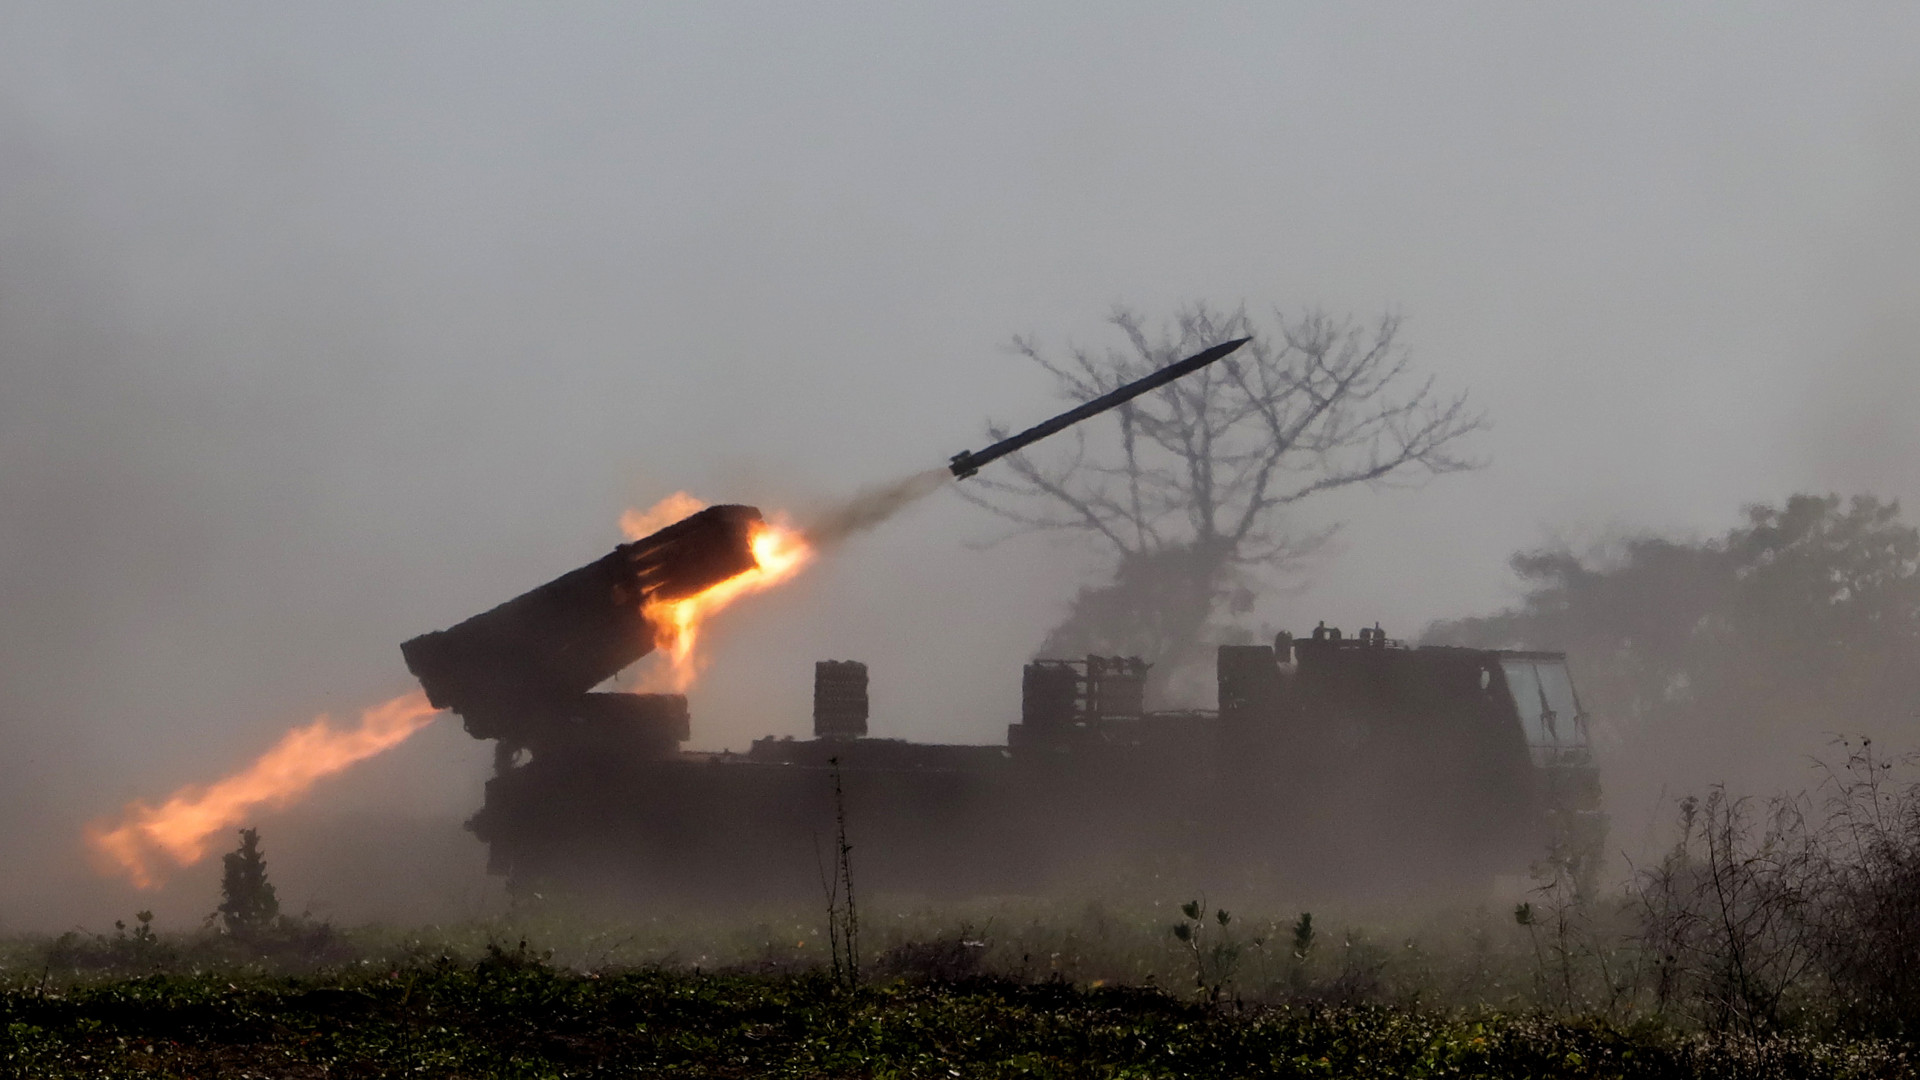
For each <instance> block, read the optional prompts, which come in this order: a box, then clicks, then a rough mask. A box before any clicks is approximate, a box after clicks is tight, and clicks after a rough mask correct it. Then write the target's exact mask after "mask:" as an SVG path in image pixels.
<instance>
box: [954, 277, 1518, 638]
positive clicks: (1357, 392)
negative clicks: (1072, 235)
mask: <svg viewBox="0 0 1920 1080" xmlns="http://www.w3.org/2000/svg"><path fill="white" fill-rule="evenodd" d="M1110 321H1111V323H1112V325H1113V326H1114V327H1116V328H1117V329H1118V330H1119V331H1120V333H1121V335H1122V336H1123V337H1124V339H1125V345H1124V347H1120V348H1109V349H1104V350H1090V349H1081V348H1075V349H1070V350H1068V351H1066V352H1065V353H1064V354H1063V355H1054V354H1050V353H1048V352H1047V351H1045V350H1043V349H1041V348H1040V347H1039V346H1038V345H1037V344H1036V343H1035V342H1033V341H1032V340H1030V339H1026V338H1016V339H1015V340H1014V342H1013V349H1014V351H1015V352H1016V353H1018V354H1019V355H1020V356H1023V357H1025V358H1026V359H1027V360H1029V361H1031V362H1032V363H1034V364H1036V365H1038V366H1039V367H1040V368H1042V369H1043V370H1045V371H1046V372H1047V373H1048V374H1049V375H1050V376H1052V377H1053V379H1054V381H1055V384H1056V385H1057V387H1058V389H1059V392H1060V395H1061V396H1062V397H1064V398H1066V399H1068V400H1070V401H1073V402H1082V401H1088V400H1091V399H1093V398H1095V397H1098V396H1100V395H1102V394H1105V393H1107V392H1109V391H1111V390H1113V389H1115V388H1117V387H1119V386H1121V385H1122V384H1124V383H1128V382H1131V381H1133V380H1135V379H1138V378H1140V377H1141V376H1143V375H1146V374H1148V373H1149V372H1152V371H1154V370H1156V369H1158V368H1161V367H1164V366H1166V365H1168V364H1171V363H1173V362H1174V361H1176V360H1179V359H1181V358H1182V357H1185V356H1189V355H1192V354H1193V353H1196V352H1199V351H1200V350H1202V349H1204V348H1207V347H1208V346H1211V345H1214V344H1217V343H1218V342H1221V341H1225V340H1229V339H1232V338H1238V337H1250V338H1252V340H1251V341H1249V342H1248V343H1247V344H1246V345H1245V346H1243V347H1242V348H1241V349H1240V350H1239V351H1238V352H1236V353H1234V354H1233V355H1232V356H1229V357H1227V358H1226V359H1224V360H1221V361H1219V362H1218V363H1215V364H1213V365H1211V366H1210V367H1207V368H1204V369H1202V370H1201V371H1199V372H1196V373H1194V374H1193V375H1190V376H1188V377H1186V378H1184V379H1181V380H1179V381H1178V382H1175V383H1172V384H1170V385H1168V386H1167V387H1164V388H1163V389H1160V390H1158V391H1155V392H1154V393H1151V394H1148V395H1145V396H1143V397H1140V398H1136V399H1134V400H1133V401H1132V402H1129V403H1128V404H1126V405H1123V406H1121V407H1120V408H1118V409H1116V410H1115V414H1116V415H1115V418H1114V420H1112V421H1108V422H1106V423H1104V424H1101V423H1095V424H1084V425H1081V426H1080V427H1077V428H1075V429H1074V431H1073V434H1072V436H1071V437H1066V438H1060V439H1055V440H1051V441H1049V442H1048V443H1043V444H1041V445H1040V446H1038V447H1036V448H1035V449H1034V450H1033V451H1031V452H1027V453H1021V454H1016V455H1012V456H1011V457H1009V458H1008V459H1007V462H1008V467H1007V469H1006V470H1005V471H1004V472H1003V473H1002V474H1001V476H1002V477H1007V476H1010V478H1009V479H1003V478H1000V477H994V476H983V477H981V478H980V479H979V480H978V481H977V482H976V483H975V487H974V490H975V491H977V492H979V494H971V493H965V492H963V494H967V495H968V497H969V498H971V499H972V500H973V501H975V502H976V503H978V504H979V505H981V506H984V507H986V508H987V509H989V510H991V511H993V512H994V513H996V514H998V515H1000V516H1001V517H1003V518H1005V519H1007V520H1009V521H1012V522H1014V523H1015V524H1016V526H1018V528H1019V529H1020V530H1022V531H1026V530H1035V531H1049V532H1077V533H1081V534H1083V535H1085V536H1088V537H1090V538H1092V539H1093V540H1094V541H1095V542H1097V543H1098V544H1100V545H1102V546H1103V547H1104V548H1106V549H1107V550H1108V551H1109V552H1111V553H1112V554H1113V556H1114V558H1115V568H1114V574H1113V577H1112V580H1111V581H1110V582H1109V583H1107V584H1105V585H1103V586H1100V587H1097V588H1089V589H1086V590H1084V591H1082V593H1081V594H1080V596H1079V598H1078V599H1077V600H1076V601H1075V603H1074V605H1073V608H1072V611H1071V613H1070V614H1069V616H1068V618H1067V620H1066V621H1065V622H1064V623H1062V624H1061V625H1060V626H1059V627H1056V628H1055V629H1054V631H1053V632H1052V633H1051V634H1050V635H1049V637H1048V640H1047V642H1046V645H1045V646H1044V647H1043V652H1044V653H1045V654H1047V655H1073V654H1075V653H1084V652H1098V653H1125V654H1135V655H1140V656H1144V657H1146V658H1147V659H1149V660H1152V661H1155V662H1157V663H1158V664H1160V665H1161V673H1162V674H1164V673H1165V671H1166V670H1167V669H1168V668H1172V667H1175V666H1177V665H1178V664H1179V663H1180V662H1181V661H1182V660H1183V659H1186V658H1188V657H1191V656H1193V655H1196V654H1197V653H1199V652H1201V651H1203V650H1204V649H1205V647H1206V646H1207V644H1208V640H1207V639H1208V637H1209V634H1208V631H1207V623H1208V620H1209V619H1210V618H1211V617H1212V616H1213V614H1214V613H1215V612H1216V611H1217V610H1218V609H1220V608H1221V607H1223V606H1225V607H1227V608H1229V609H1239V610H1245V608H1246V607H1247V606H1248V605H1250V603H1251V600H1252V593H1251V588H1252V586H1253V585H1254V584H1255V583H1256V580H1255V579H1256V578H1257V577H1258V575H1259V574H1260V573H1261V572H1263V571H1270V570H1273V569H1276V568H1278V567H1282V566H1285V565H1286V564H1288V563H1289V562H1291V561H1292V560H1293V559H1295V558H1297V557H1298V556H1300V555H1301V554H1303V553H1304V552H1306V551H1308V550H1310V549H1311V548H1312V547H1314V546H1315V545H1316V544H1318V543H1319V542H1320V541H1321V540H1323V539H1324V538H1325V535H1326V531H1325V530H1324V529H1321V530H1314V529H1307V530H1302V529H1301V528H1299V526H1298V523H1297V522H1295V521H1293V520H1291V519H1290V518H1289V512H1290V511H1292V510H1293V509H1294V508H1296V507H1297V506H1298V505H1299V504H1301V503H1302V502H1304V501H1306V500H1308V499H1311V498H1312V497H1314V496H1315V495H1318V494H1321V493H1322V492H1326V491H1331V490H1334V489H1336V488H1342V487H1348V486H1351V485H1354V484H1368V483H1381V482H1388V481H1396V480H1410V479H1413V478H1416V477H1421V476H1426V475H1432V474H1436V473H1446V472H1453V471H1456V470H1460V469H1466V468H1471V467H1472V465H1473V463H1472V462H1470V461H1469V460H1468V459H1467V458H1465V457H1463V456H1462V455H1461V452H1460V445H1461V442H1462V440H1463V439H1464V437H1465V436H1467V435H1468V434H1470V433H1471V432H1473V431H1475V430H1476V429H1478V428H1479V427H1480V426H1481V424H1482V421H1481V417H1480V415H1479V413H1477V412H1475V411H1474V410H1472V409H1471V408H1469V407H1468V405H1467V401H1466V398H1465V396H1464V395H1449V394H1442V393H1440V392H1439V391H1438V390H1437V389H1436V388H1435V383H1434V380H1433V379H1431V378H1424V377H1421V376H1420V375H1419V374H1418V373H1417V372H1416V371H1415V370H1414V368H1413V366H1412V364H1411V361H1410V359H1409V358H1408V356H1407V353H1406V351H1405V350H1404V349H1403V348H1402V347H1400V345H1399V343H1398V340H1397V339H1398V334H1399V322H1398V320H1397V319H1396V318H1394V317H1392V316H1386V317H1383V318H1381V319H1379V320H1378V321H1377V322H1374V323H1371V324H1366V325H1358V324H1355V323H1352V322H1349V321H1342V320H1337V319H1333V318H1330V317H1329V316H1327V315H1325V314H1322V313H1319V312H1309V313H1307V314H1305V315H1302V316H1300V317H1298V318H1292V319H1290V318H1288V317H1286V316H1285V315H1283V314H1279V313H1276V314H1275V315H1274V317H1273V324H1272V327H1271V328H1268V327H1266V326H1262V325H1260V324H1259V323H1257V322H1256V321H1255V320H1253V319H1252V318H1250V317H1249V316H1248V315H1247V313H1246V311H1245V309H1239V310H1234V311H1220V310H1216V309H1214V308H1211V307H1208V306H1207V305H1204V304H1199V305H1195V306H1193V307H1190V308H1188V309H1186V310H1184V311H1181V312H1180V313H1178V315H1177V316H1176V317H1175V318H1174V320H1173V321H1172V323H1171V324H1170V325H1168V326H1166V327H1163V328H1161V329H1159V330H1154V329H1152V328H1150V327H1149V325H1148V323H1147V322H1146V321H1145V320H1143V319H1142V318H1141V317H1140V316H1139V315H1137V314H1135V313H1133V312H1131V311H1127V310H1124V309H1122V310H1120V311H1117V312H1116V313H1115V314H1114V316H1113V317H1112V319H1111V320H1110ZM988 431H989V434H990V435H991V436H992V437H993V438H995V439H998V438H1001V437H1004V436H1005V435H1006V434H1007V431H1006V429H1005V428H1002V427H1000V426H997V425H996V426H991V427H989V429H988Z"/></svg>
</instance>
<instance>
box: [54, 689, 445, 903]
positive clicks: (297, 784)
mask: <svg viewBox="0 0 1920 1080" xmlns="http://www.w3.org/2000/svg"><path fill="white" fill-rule="evenodd" d="M435 711H436V710H435V709H434V707H433V706H432V705H430V704H428V703H427V698H426V695H425V694H422V693H420V692H418V691H415V692H413V693H411V694H402V695H401V696H399V697H397V698H394V699H393V700H392V701H388V702H385V703H383V704H380V705H375V706H374V707H373V708H371V709H368V710H366V711H365V712H363V713H361V714H360V726H359V727H358V728H355V729H354V730H351V731H336V730H334V728H333V725H332V724H331V723H329V722H328V719H327V717H326V716H325V715H324V714H323V715H321V716H319V717H317V718H315V720H314V721H313V723H311V724H308V725H307V726H306V727H301V728H295V729H294V730H292V731H289V732H287V734H286V735H285V736H283V737H282V738H281V739H280V741H279V742H278V743H276V744H275V745H274V747H273V749H271V750H268V751H267V752H266V753H264V754H262V755H260V757H259V759H258V760H256V761H255V762H254V763H253V764H252V765H249V766H247V767H246V768H245V769H242V770H241V771H239V772H237V773H235V774H233V775H232V776H229V777H227V778H226V779H224V780H220V781H218V782H216V783H214V784H213V785H211V786H209V787H200V786H198V785H189V786H187V787H183V788H181V789H180V790H179V791H176V792H174V793H173V795H172V796H171V797H169V798H168V799H167V801H166V802H164V803H162V804H161V805H160V806H158V807H152V806H148V805H147V804H146V803H143V802H138V801H135V802H133V803H130V804H128V806H127V809H126V814H125V816H124V818H123V819H122V820H121V822H120V824H119V825H118V826H115V827H113V828H108V827H107V826H106V825H105V824H104V823H99V822H96V823H95V824H93V825H91V826H89V827H88V828H87V842H88V843H89V844H91V845H92V846H93V849H94V852H95V854H96V855H97V856H98V858H99V860H100V862H101V863H102V865H103V867H104V868H105V869H108V870H118V871H121V872H123V873H125V874H126V875H127V877H128V878H130V879H131V880H132V881H133V883H134V884H135V885H136V886H138V887H140V888H142V889H146V888H151V887H153V886H154V885H157V884H159V883H160V880H161V876H162V875H161V873H160V871H159V870H158V868H157V867H158V865H159V864H160V862H161V861H162V858H163V857H164V858H166V859H171V860H172V861H173V862H174V863H175V864H177V865H179V866H189V865H192V864H193V863H196V862H198V861H200V859H201V858H203V857H204V856H205V855H206V853H207V843H208V841H209V840H210V839H211V838H212V836H213V835H214V834H215V833H217V832H220V831H221V830H223V829H230V828H233V827H235V826H237V825H239V824H241V823H242V822H244V821H245V820H246V819H247V816H248V815H249V814H250V813H251V812H252V811H253V809H254V808H255V807H258V806H269V807H274V806H285V805H286V804H288V803H290V802H292V801H293V800H295V799H297V798H299V797H300V796H301V795H304V794H306V792H307V789H308V788H311V787H312V786H313V785H314V782H315V781H317V780H320V779H321V778H322V777H325V776H329V775H331V774H333V773H336V772H339V771H340V770H341V769H344V768H346V767H347V766H349V765H352V764H353V763H354V762H357V761H361V760H363V759H365V758H370V757H372V756H373V755H375V754H378V753H380V752H381V751H383V750H386V749H388V748H389V747H392V746H395V745H398V744H399V743H400V742H402V741H403V740H405V739H406V738H407V736H409V735H412V734H413V733H414V732H416V731H418V730H420V729H421V728H422V727H425V726H426V724H427V722H428V721H430V720H432V719H433V717H434V714H435Z"/></svg>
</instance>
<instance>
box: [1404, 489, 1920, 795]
mask: <svg viewBox="0 0 1920 1080" xmlns="http://www.w3.org/2000/svg"><path fill="white" fill-rule="evenodd" d="M1513 567H1514V569H1515V570H1516V571H1517V572H1518V573H1519V575H1520V577H1521V578H1522V580H1523V581H1525V582H1526V583H1527V586H1528V591H1527V594H1526V596H1525V598H1524V600H1523V601H1522V602H1521V603H1520V604H1519V605H1518V606H1517V607H1514V608H1512V609H1510V610H1508V611H1504V612H1501V613H1499V614H1496V615H1491V616H1486V617H1483V618H1471V619H1461V620H1458V621H1454V622H1445V623H1440V624H1436V625H1435V626H1433V627H1431V628H1430V629H1429V630H1428V632H1427V640H1428V642H1429V643H1433V644H1457V645H1475V646H1484V647H1525V648H1552V649H1566V650H1567V651H1568V652H1569V653H1570V654H1571V662H1572V664H1573V666H1574V669H1575V674H1576V677H1577V678H1578V680H1579V687H1580V692H1581V694H1582V696H1583V698H1584V699H1585V701H1584V704H1585V705H1586V707H1587V709H1588V711H1589V712H1590V713H1592V714H1593V715H1594V716H1595V718H1596V721H1597V722H1598V723H1599V724H1601V725H1603V726H1604V728H1605V730H1607V731H1608V732H1609V733H1610V735H1611V737H1612V741H1613V743H1614V749H1615V752H1616V757H1618V756H1619V755H1622V754H1624V755H1625V757H1626V759H1627V760H1630V761H1632V762H1633V763H1634V764H1635V765H1636V766H1637V767H1643V768H1644V769H1645V771H1647V772H1648V773H1649V774H1654V775H1663V776H1664V777H1665V778H1666V782H1669V783H1678V782H1681V781H1683V780H1684V781H1685V782H1688V783H1691V784H1695V785H1698V784H1704V783H1709V782H1714V781H1718V780H1729V781H1733V782H1736V783H1740V782H1749V783H1766V784H1776V783H1791V782H1792V777H1793V776H1795V775H1797V776H1798V777H1799V778H1800V780H1801V781H1802V782H1805V780H1806V774H1805V768H1806V762H1807V758H1806V755H1807V754H1809V753H1813V752H1815V751H1817V750H1818V749H1819V748H1820V747H1821V746H1822V745H1823V744H1824V743H1825V742H1826V741H1827V740H1828V738H1829V737H1830V735H1832V734H1839V733H1866V734H1881V735H1883V736H1892V737H1894V738H1895V739H1896V740H1902V739H1903V740H1904V742H1905V743H1906V747H1905V748H1907V749H1920V746H1916V745H1914V736H1915V735H1916V734H1920V723H1916V715H1917V714H1916V709H1920V530H1916V529H1915V528H1914V527H1913V526H1911V525H1908V524H1906V523H1905V522H1903V521H1902V520H1901V517H1900V507H1899V504H1898V503H1895V502H1881V501H1880V500H1878V499H1876V498H1874V497H1872V496H1868V495H1861V496H1855V497H1854V498H1852V499H1850V500H1846V501H1843V500H1842V499H1841V498H1840V497H1839V496H1837V495H1830V496H1826V497H1819V496H1813V495H1796V496H1793V497H1792V498H1790V499H1788V500H1787V501H1786V503H1785V504H1784V505H1781V506H1777V507H1776V506H1753V507H1749V508H1748V509H1747V510H1746V521H1745V522H1744V523H1743V524H1741V525H1739V526H1737V527H1735V528H1733V529H1731V530H1729V531H1728V532H1727V533H1726V534H1725V535H1724V536H1721V537H1718V538H1715V539H1712V540H1708V541H1702V542H1695V543H1689V542H1683V541H1678V540H1672V539H1662V538H1657V537H1646V538H1641V539H1635V540H1630V541H1627V542H1625V543H1622V544H1618V545H1616V546H1614V547H1613V548H1611V549H1609V550H1605V551H1601V552H1599V553H1596V554H1591V555H1585V556H1582V555H1577V554H1575V553H1573V552H1571V551H1568V550H1566V549H1564V548H1557V549H1550V550H1542V551H1532V552H1524V553H1521V554H1519V555H1516V556H1515V557H1514V559H1513ZM1683 772H1690V773H1691V775H1683ZM1615 780H1616V781H1618V782H1625V783H1629V784H1630V783H1632V781H1633V777H1632V776H1630V775H1624V774H1623V770H1615Z"/></svg>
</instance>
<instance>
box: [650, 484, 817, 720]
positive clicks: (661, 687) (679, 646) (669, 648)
mask: <svg viewBox="0 0 1920 1080" xmlns="http://www.w3.org/2000/svg"><path fill="white" fill-rule="evenodd" d="M705 508H706V504H705V503H703V502H701V501H700V500H699V499H696V498H694V497H693V496H691V495H689V494H687V493H686V492H684V491H676V492H674V493H673V494H672V495H669V496H667V497H666V498H664V499H662V500H660V501H659V502H658V503H655V504H654V505H653V506H652V507H650V508H648V509H647V510H645V511H635V510H629V511H627V512H626V513H625V514H622V515H621V516H620V528H621V529H622V530H623V531H624V532H625V533H626V534H627V538H628V539H630V540H638V539H639V538H641V537H643V536H646V535H648V534H650V533H654V532H658V531H659V530H661V529H664V528H666V527H667V526H668V525H671V524H673V523H674V522H676V521H679V520H681V519H682V518H685V517H687V516H688V515H690V514H694V513H698V512H699V511H701V510H703V509H705ZM748 542H749V543H750V544H751V546H752V548H753V559H754V562H755V563H757V564H758V565H756V566H754V567H753V568H752V569H750V570H745V571H742V572H741V573H738V574H735V575H734V576H732V577H730V578H728V579H727V580H725V581H722V582H720V583H719V584H717V585H710V586H708V587H707V588H706V589H705V590H703V591H701V592H698V593H695V594H694V595H692V596H688V597H684V598H682V599H679V600H648V601H647V602H646V603H645V604H644V605H643V606H642V608H641V611H642V613H643V614H645V615H646V617H647V621H648V622H651V623H652V624H653V627H654V634H653V643H654V647H655V648H657V649H659V650H660V652H661V659H662V661H663V663H661V664H659V665H657V666H655V667H654V668H653V669H652V670H650V671H648V672H647V673H646V674H645V675H644V676H643V677H642V679H641V681H640V686H641V688H642V689H644V690H647V691H650V692H654V693H663V692H664V693H675V694H684V693H686V691H687V689H688V688H689V687H691V686H692V685H693V683H694V680H695V679H696V678H698V677H699V675H700V671H701V669H702V668H704V667H705V666H706V663H705V661H703V660H702V659H701V658H700V655H699V653H698V649H697V647H698V645H699V642H700V628H701V626H702V625H703V624H704V623H705V622H706V620H707V619H708V618H709V617H711V616H712V615H713V614H714V613H716V612H718V611H720V610H721V609H722V608H725V607H726V606H727V605H729V604H731V603H733V602H734V601H735V600H738V599H739V598H740V597H742V596H746V595H748V594H750V593H757V592H763V591H765V590H767V589H771V588H773V587H774V586H775V585H778V584H780V583H781V582H784V581H786V580H788V579H789V578H791V577H793V576H794V575H795V574H798V573H799V572H800V571H801V569H802V568H804V567H805V566H806V565H807V563H808V562H810V561H811V560H812V559H813V546H812V545H810V544H808V543H807V539H806V537H805V536H804V535H802V534H801V532H800V530H799V529H796V528H794V527H793V526H792V525H790V524H787V523H786V522H783V521H773V522H763V523H761V524H759V525H756V526H755V527H754V529H753V534H752V536H751V537H750V538H749V540H748Z"/></svg>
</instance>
